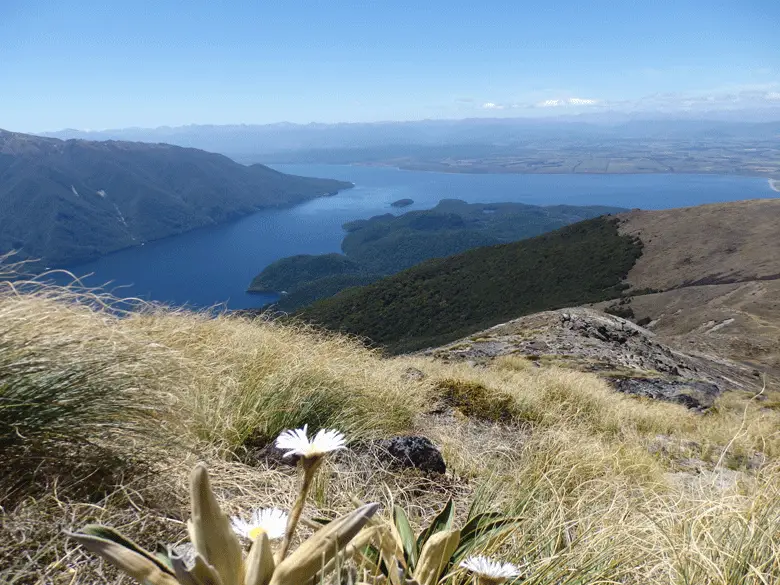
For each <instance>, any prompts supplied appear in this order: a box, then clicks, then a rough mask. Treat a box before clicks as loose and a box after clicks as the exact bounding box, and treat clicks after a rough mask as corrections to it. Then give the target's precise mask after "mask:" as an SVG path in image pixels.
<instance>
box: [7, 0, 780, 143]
mask: <svg viewBox="0 0 780 585" xmlns="http://www.w3.org/2000/svg"><path fill="white" fill-rule="evenodd" d="M778 23H780V2H778V1H777V0H734V1H730V2H722V1H717V0H706V1H705V0H700V1H696V2H693V1H686V0H676V1H666V0H613V1H611V2H605V1H600V0H580V1H578V2H576V1H568V0H555V1H552V2H532V3H531V2H529V3H527V2H522V1H520V0H516V1H492V0H483V1H481V2H460V1H457V0H452V1H441V0H417V1H414V2H407V1H406V0H393V1H390V0H387V1H375V0H361V1H354V2H353V1H349V2H347V1H342V0H330V1H327V2H326V1H318V0H308V1H298V0H288V1H285V0H277V1H274V2H270V1H262V0H255V1H253V2H244V1H240V0H234V1H223V0H187V1H184V0H133V1H121V2H120V1H116V0H103V1H94V0H0V128H7V129H12V130H19V131H44V130H56V129H61V128H65V127H71V128H79V129H87V128H89V129H104V128H118V127H126V126H144V127H149V126H160V125H183V124H191V123H196V124H207V123H211V124H231V123H272V122H281V121H290V122H298V123H307V122H312V121H316V122H352V121H376V120H414V119H422V118H464V117H476V116H487V117H497V116H513V117H515V116H546V115H555V114H560V113H564V112H565V113H577V112H583V111H604V110H647V111H676V110H679V109H689V110H697V109H699V110H702V111H704V110H712V109H726V108H738V109H739V108H754V107H777V108H778V112H780V30H779V28H778ZM778 117H780V115H779V116H778Z"/></svg>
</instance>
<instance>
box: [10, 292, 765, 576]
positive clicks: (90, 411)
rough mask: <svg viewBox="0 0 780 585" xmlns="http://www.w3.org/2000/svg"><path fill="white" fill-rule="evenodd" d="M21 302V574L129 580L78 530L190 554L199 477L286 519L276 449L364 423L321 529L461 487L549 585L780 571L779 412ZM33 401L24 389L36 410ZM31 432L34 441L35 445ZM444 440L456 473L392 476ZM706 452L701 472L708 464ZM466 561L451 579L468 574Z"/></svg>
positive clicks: (14, 426)
mask: <svg viewBox="0 0 780 585" xmlns="http://www.w3.org/2000/svg"><path fill="white" fill-rule="evenodd" d="M3 287H4V288H2V290H0V372H2V376H1V377H0V404H2V408H0V437H3V441H2V442H0V465H2V469H4V470H9V469H11V470H13V473H3V474H0V582H3V583H8V584H9V585H10V584H21V583H25V584H26V583H36V584H38V583H40V584H43V583H46V584H55V585H60V584H63V585H64V584H68V585H87V584H90V585H91V584H95V583H116V584H119V583H127V581H126V580H125V581H120V580H118V579H117V576H116V573H115V572H114V571H113V570H112V569H111V568H110V567H108V566H105V565H101V564H100V563H98V562H97V561H96V560H95V559H94V557H93V556H92V555H89V554H87V553H85V552H84V551H83V550H81V549H80V548H79V547H77V546H75V545H74V543H73V542H72V541H68V540H67V539H66V538H65V536H64V535H63V533H62V531H63V530H71V529H73V528H75V527H78V526H81V525H83V524H85V523H87V522H103V523H108V524H110V525H112V526H114V527H116V528H119V529H121V530H122V532H124V533H126V534H127V535H128V536H130V537H132V538H134V539H136V540H137V541H138V542H139V544H140V545H142V546H144V547H146V548H147V549H152V550H153V549H154V546H155V544H156V542H158V541H159V542H164V543H172V544H175V543H181V542H183V541H186V538H187V537H186V527H185V525H184V520H186V518H187V516H188V513H187V510H186V508H187V504H186V499H187V498H186V492H187V490H186V478H187V475H188V472H189V470H190V468H191V466H192V465H193V463H194V462H195V461H197V460H202V461H205V462H206V463H207V465H208V467H209V468H210V470H211V473H212V477H213V482H214V487H215V492H216V493H217V495H218V498H219V500H220V503H221V504H222V506H223V507H224V508H225V509H226V510H227V512H228V513H230V514H242V515H244V516H246V515H248V514H249V512H250V511H251V510H252V509H254V508H255V507H258V506H280V507H288V506H289V505H290V504H291V503H292V502H291V496H292V494H293V493H294V486H295V484H296V481H297V476H296V474H295V471H294V470H293V469H292V468H289V467H285V466H280V465H278V464H273V463H272V462H269V461H266V460H265V459H263V458H262V457H260V458H258V457H257V455H256V450H257V449H258V448H260V447H262V446H263V445H264V444H267V443H268V441H269V440H271V439H272V438H273V437H274V436H276V434H277V433H278V432H279V431H281V430H282V429H285V428H288V427H292V426H299V425H302V424H303V423H309V424H310V425H311V426H312V427H313V428H315V429H316V428H318V427H322V426H327V427H334V428H338V429H341V430H343V431H344V432H345V433H346V434H347V436H348V437H349V439H350V448H349V449H348V450H346V451H344V452H343V453H341V455H339V456H338V457H336V458H334V459H333V460H332V461H330V462H329V463H328V464H327V465H326V468H325V469H324V473H323V474H322V476H321V480H318V482H317V486H316V488H315V490H314V497H313V499H312V501H311V504H310V505H308V506H307V507H306V509H305V511H304V515H305V516H306V517H308V518H315V517H321V516H323V515H326V516H331V517H332V515H333V514H336V513H340V512H343V511H345V510H347V509H350V508H351V507H352V506H353V505H354V504H353V503H352V502H353V499H354V498H357V499H360V500H364V501H372V500H373V501H378V502H380V503H382V505H383V510H382V512H381V515H382V517H383V518H386V517H388V515H389V514H390V512H389V510H390V509H391V508H392V506H391V503H392V502H395V503H399V504H401V505H403V506H404V507H405V508H407V509H408V510H410V514H411V522H412V524H413V525H414V526H415V527H419V526H421V525H424V524H425V523H426V522H428V521H430V519H431V518H432V516H433V515H434V514H435V513H436V512H437V511H438V510H439V509H441V507H442V506H443V505H444V503H445V501H446V500H447V498H448V497H452V498H454V500H455V503H456V509H457V512H458V514H457V519H456V523H457V524H458V525H460V523H462V521H463V516H464V515H465V512H466V510H467V509H468V507H469V506H470V505H472V504H473V505H474V507H475V509H476V510H478V511H491V512H502V513H506V514H512V515H516V516H518V517H519V518H520V526H519V527H518V529H517V530H515V531H514V532H512V533H511V534H510V535H509V536H508V538H507V539H506V540H504V541H503V542H502V543H501V544H500V550H498V549H496V548H495V547H496V546H497V545H493V547H488V548H486V549H478V550H474V551H472V552H475V553H488V554H497V555H500V556H501V557H502V558H504V559H506V560H508V561H513V562H515V563H518V564H519V565H521V566H522V567H523V571H524V575H525V581H524V583H530V584H533V585H552V584H555V585H584V584H590V583H632V584H634V585H689V584H690V585H692V584H694V583H695V584H696V585H746V584H753V583H755V584H756V585H759V584H766V583H776V582H778V580H780V554H778V553H780V535H778V533H777V526H778V523H780V465H779V464H778V456H780V435H779V434H778V428H780V411H779V410H778V408H777V404H778V402H777V401H776V399H773V400H775V402H766V401H765V402H761V403H759V402H757V401H755V400H752V399H751V398H750V397H749V396H742V395H739V394H731V395H728V396H725V397H722V398H721V399H719V401H718V402H717V403H716V406H715V407H714V408H713V409H712V410H711V411H710V412H709V413H708V414H707V415H706V416H701V415H696V414H694V413H692V412H689V411H687V410H686V409H685V408H683V407H681V406H678V405H671V404H660V403H654V402H648V401H642V400H637V399H634V398H631V397H628V396H625V395H620V394H616V393H614V392H612V391H611V390H610V389H609V388H608V387H607V386H606V385H605V383H604V382H602V381H600V380H598V379H597V378H595V377H594V376H591V375H589V374H583V373H579V372H573V371H565V370H560V369H557V368H555V367H533V366H531V365H530V364H529V363H528V362H526V361H524V360H522V359H518V358H514V357H511V356H508V357H506V358H504V359H500V360H496V361H495V362H494V363H492V364H491V365H489V366H487V367H484V368H473V367H470V366H468V365H467V364H464V363H461V364H446V363H441V362H437V361H435V360H434V359H431V358H422V357H399V358H392V359H386V358H382V357H380V356H379V355H378V354H377V353H376V352H372V351H369V350H367V349H365V348H364V347H363V346H362V345H361V344H359V343H357V342H356V341H354V340H350V339H347V338H344V337H340V336H336V335H326V334H323V333H320V332H316V331H313V330H310V329H307V328H303V327H300V326H295V327H294V326H290V325H284V324H281V323H278V322H273V321H263V320H257V319H256V320H249V319H244V318H241V317H237V316H227V315H223V316H218V317H216V318H215V317H213V316H211V315H207V314H197V313H190V312H186V311H171V310H167V309H163V308H158V307H148V306H139V307H138V311H137V312H134V313H131V314H124V315H119V314H117V313H116V312H115V311H110V310H108V309H107V307H106V303H110V302H111V301H110V299H106V298H100V297H95V296H94V295H85V294H77V293H74V292H73V291H66V290H62V289H40V288H37V289H36V288H28V289H27V290H26V291H20V290H19V285H17V288H16V289H13V288H11V287H10V285H8V284H5V285H3ZM20 398H23V400H22V399H20ZM16 431H19V432H16ZM396 434H425V435H426V436H428V437H429V438H430V439H431V440H433V442H434V443H435V444H436V445H437V446H439V447H440V448H441V450H442V453H443V456H444V459H445V461H446V463H447V467H448V472H447V474H446V475H444V476H432V477H425V476H421V475H420V474H419V473H418V472H414V471H404V470H399V469H396V468H393V467H391V466H390V465H389V463H388V461H387V460H386V459H385V458H383V456H382V455H381V453H380V452H378V451H376V449H374V448H373V447H372V446H371V443H370V440H371V439H375V438H382V437H388V436H392V435H396ZM691 461H695V462H696V466H697V470H696V471H693V472H692V471H688V469H690V462H691ZM466 582H467V576H466V575H464V574H463V573H462V572H460V571H457V570H456V571H455V573H454V574H453V575H452V576H451V577H450V578H448V579H447V580H446V583H447V585H452V584H455V583H466Z"/></svg>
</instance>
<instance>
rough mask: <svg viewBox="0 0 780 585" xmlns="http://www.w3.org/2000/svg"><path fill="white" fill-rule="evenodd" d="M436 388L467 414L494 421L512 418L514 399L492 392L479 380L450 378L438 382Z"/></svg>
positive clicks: (443, 396)
mask: <svg viewBox="0 0 780 585" xmlns="http://www.w3.org/2000/svg"><path fill="white" fill-rule="evenodd" d="M434 388H435V392H436V393H437V394H439V393H440V394H441V397H442V399H443V400H444V401H445V402H446V403H448V404H451V405H452V406H454V407H455V408H457V409H458V410H459V411H460V412H461V413H463V414H464V415H465V416H469V417H473V418H477V419H482V420H487V421H492V422H501V421H509V420H510V419H511V418H512V412H513V409H512V399H511V398H510V397H509V396H506V395H502V394H500V393H498V392H491V391H490V390H489V389H488V388H487V387H485V386H484V385H482V384H480V383H479V382H472V381H469V380H459V379H453V378H448V379H445V380H440V381H438V382H436V385H435V387H434Z"/></svg>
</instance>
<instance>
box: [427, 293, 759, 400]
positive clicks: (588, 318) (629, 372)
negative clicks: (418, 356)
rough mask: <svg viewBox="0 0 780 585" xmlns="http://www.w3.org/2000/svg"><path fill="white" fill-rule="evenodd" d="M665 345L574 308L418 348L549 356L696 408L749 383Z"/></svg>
mask: <svg viewBox="0 0 780 585" xmlns="http://www.w3.org/2000/svg"><path fill="white" fill-rule="evenodd" d="M670 343H671V341H670V340H666V339H661V338H659V337H657V336H656V334H655V333H653V332H652V331H649V330H647V329H645V328H644V327H640V326H639V325H637V324H636V323H633V322H631V321H629V320H627V319H623V318H621V317H617V316H615V315H608V314H605V313H601V312H599V311H596V310H594V309H589V308H584V307H574V308H569V309H561V310H557V311H545V312H543V313H535V314H532V315H527V316H525V317H520V318H519V319H515V320H512V321H509V322H507V323H502V324H500V325H496V326H494V327H491V328H489V329H486V330H485V331H481V332H479V333H474V334H472V335H471V336H470V337H467V338H463V339H460V340H458V341H455V342H453V343H451V344H448V345H445V346H443V347H438V348H431V349H427V350H424V351H423V352H421V353H422V354H423V355H428V356H431V357H435V358H437V359H442V360H444V361H461V362H465V363H474V364H477V365H486V364H489V363H490V362H491V361H492V360H494V359H495V358H497V357H499V356H503V355H518V356H528V357H529V358H531V359H537V358H539V359H540V362H541V363H542V365H543V364H544V363H545V361H546V360H549V361H551V362H552V363H554V364H555V365H557V366H561V367H568V368H571V369H574V370H578V371H584V372H592V373H594V374H597V375H599V376H602V377H603V378H605V379H606V381H607V382H609V383H610V384H612V385H613V386H615V387H616V389H618V390H620V391H621V392H626V393H629V394H638V395H643V396H649V397H652V398H654V399H658V400H670V401H672V402H677V403H681V404H685V405H686V406H688V407H689V408H693V409H697V410H704V409H706V408H708V407H709V406H711V405H712V401H713V399H714V397H715V396H717V395H718V394H719V393H720V392H721V391H727V390H735V389H744V388H746V387H748V386H747V385H748V384H754V383H755V382H754V381H755V377H754V376H752V370H750V369H748V368H745V367H744V366H742V365H741V364H737V363H735V362H733V361H730V360H726V359H723V358H719V357H717V356H714V355H709V354H703V353H693V352H688V351H686V352H683V351H680V350H679V349H677V348H676V347H675V346H674V345H671V344H670ZM613 379H616V380H620V382H614V381H613ZM632 379H641V380H642V381H641V382H633V381H631V380H632ZM623 380H628V381H625V382H624V381H623Z"/></svg>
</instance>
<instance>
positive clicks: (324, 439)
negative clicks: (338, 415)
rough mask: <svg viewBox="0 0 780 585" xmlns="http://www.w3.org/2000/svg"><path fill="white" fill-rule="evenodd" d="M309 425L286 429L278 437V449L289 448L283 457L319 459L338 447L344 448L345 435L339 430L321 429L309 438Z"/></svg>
mask: <svg viewBox="0 0 780 585" xmlns="http://www.w3.org/2000/svg"><path fill="white" fill-rule="evenodd" d="M307 428H308V425H303V428H302V429H294V430H288V431H284V432H283V433H282V434H281V435H279V437H278V438H277V439H276V447H277V448H278V449H283V450H287V453H285V454H284V455H283V457H292V456H293V455H299V456H301V457H303V458H304V459H317V458H319V457H322V456H323V455H326V454H328V453H330V452H331V451H336V450H338V449H343V448H344V445H345V444H346V442H347V441H346V439H345V438H344V435H343V434H341V433H340V432H339V431H334V430H326V429H320V430H319V431H317V434H316V435H314V438H313V439H311V440H309V438H308V437H307V436H306V429H307Z"/></svg>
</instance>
